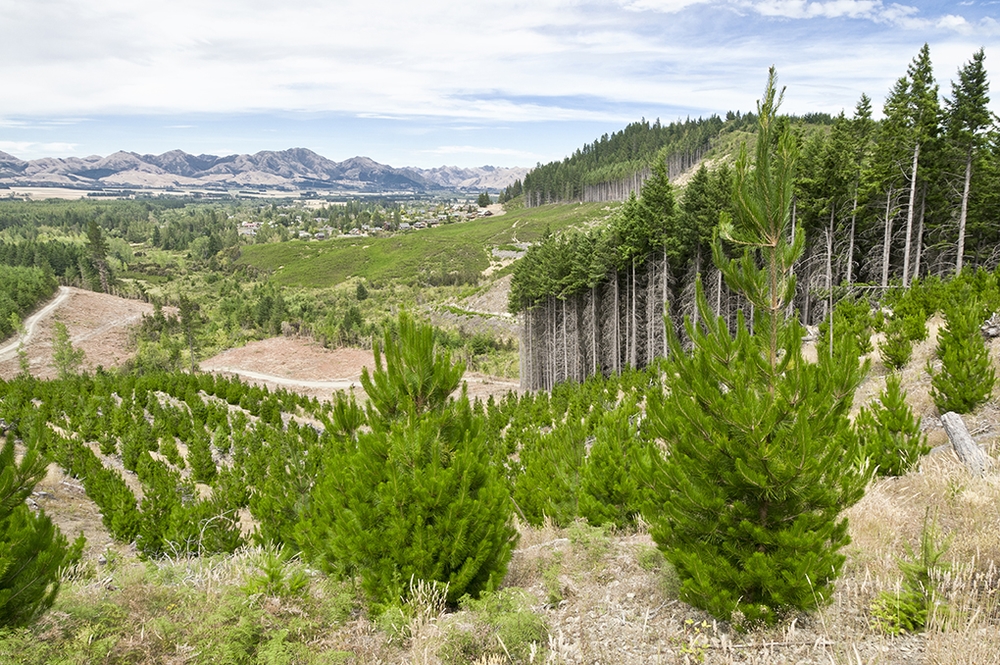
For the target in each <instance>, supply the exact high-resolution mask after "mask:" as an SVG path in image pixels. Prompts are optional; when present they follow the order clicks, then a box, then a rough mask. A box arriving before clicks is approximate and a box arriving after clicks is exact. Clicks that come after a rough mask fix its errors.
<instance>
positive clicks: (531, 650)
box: [438, 589, 548, 665]
mask: <svg viewBox="0 0 1000 665" xmlns="http://www.w3.org/2000/svg"><path fill="white" fill-rule="evenodd" d="M461 605H462V609H463V610H465V611H466V612H468V613H469V614H470V615H471V616H472V625H471V626H469V629H468V630H461V629H459V628H450V629H448V631H447V632H446V633H445V640H444V644H443V645H442V647H441V649H440V650H439V652H438V656H439V658H440V659H441V662H442V663H445V664H447V665H451V664H452V663H454V664H455V665H458V664H459V663H475V662H493V661H491V660H487V659H488V658H490V657H491V656H492V657H493V658H496V659H501V658H502V662H512V663H530V662H542V661H544V660H545V658H544V645H545V641H546V638H547V636H548V627H547V626H546V624H545V619H544V618H543V617H541V616H539V615H538V614H536V613H535V612H533V611H532V610H531V608H530V604H529V603H528V599H527V598H526V597H525V594H524V593H523V592H522V591H521V590H520V589H503V590H500V591H497V592H494V593H489V594H484V595H483V597H482V598H480V599H479V600H474V599H472V598H463V599H462V601H461Z"/></svg>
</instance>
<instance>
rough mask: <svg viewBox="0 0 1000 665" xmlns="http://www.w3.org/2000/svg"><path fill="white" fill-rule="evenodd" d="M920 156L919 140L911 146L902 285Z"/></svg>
mask: <svg viewBox="0 0 1000 665" xmlns="http://www.w3.org/2000/svg"><path fill="white" fill-rule="evenodd" d="M919 158H920V142H919V141H917V144H916V145H915V146H914V147H913V167H912V169H911V170H912V173H911V175H910V202H909V203H908V204H907V207H906V244H905V245H903V286H904V287H907V286H909V285H910V241H911V240H912V239H913V209H914V208H915V207H916V201H917V164H918V162H919Z"/></svg>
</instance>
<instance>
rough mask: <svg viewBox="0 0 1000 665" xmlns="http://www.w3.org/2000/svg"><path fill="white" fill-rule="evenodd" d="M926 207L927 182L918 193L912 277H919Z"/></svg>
mask: <svg viewBox="0 0 1000 665" xmlns="http://www.w3.org/2000/svg"><path fill="white" fill-rule="evenodd" d="M926 209H927V183H926V182H925V183H924V191H923V193H922V194H921V195H920V220H919V221H918V222H917V255H916V256H915V257H913V279H918V278H919V277H920V256H921V255H922V254H923V250H924V211H925V210H926Z"/></svg>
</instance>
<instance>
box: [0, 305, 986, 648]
mask: <svg viewBox="0 0 1000 665" xmlns="http://www.w3.org/2000/svg"><path fill="white" fill-rule="evenodd" d="M939 329H940V319H934V320H932V321H931V322H930V325H929V331H930V335H929V337H928V339H927V340H925V341H924V342H921V343H920V344H918V345H917V347H916V348H915V350H914V357H913V358H912V360H911V362H910V363H909V365H908V366H907V368H906V369H905V370H904V380H905V384H904V387H905V388H906V389H907V391H908V393H909V400H908V401H909V402H910V403H911V405H912V406H913V408H914V409H915V410H916V411H917V412H918V413H920V414H922V415H923V416H924V430H925V432H926V433H927V434H928V435H929V437H930V439H931V443H932V444H935V445H940V444H945V443H946V439H945V437H944V435H943V433H942V432H941V429H940V426H939V425H938V423H937V419H936V417H935V413H934V407H933V404H931V403H930V400H929V398H928V395H927V389H926V383H927V382H926V378H925V377H926V375H925V373H924V369H923V368H924V367H925V365H926V362H927V360H928V358H929V357H930V354H931V351H932V349H933V347H934V344H935V342H936V340H935V335H936V334H937V331H938V330H939ZM876 341H877V340H876ZM998 352H1000V348H998V347H997V344H996V343H994V344H993V346H992V347H991V357H992V359H993V363H994V365H996V364H997V359H998ZM309 358H311V356H304V357H303V358H300V359H294V358H289V359H288V360H289V362H291V363H293V364H295V363H297V365H296V367H297V369H296V368H291V366H289V367H290V371H292V372H311V371H314V370H310V369H309V368H308V367H307V366H306V365H303V364H302V362H303V361H307V362H308V359H309ZM873 358H874V359H875V360H876V365H875V367H874V369H873V371H872V373H871V374H870V375H869V378H868V380H867V381H866V383H865V384H864V385H863V386H862V388H861V390H860V391H859V401H866V400H869V399H871V398H872V397H874V396H875V395H877V393H878V392H879V390H881V387H882V385H883V384H884V377H885V374H886V372H885V369H884V368H883V367H882V366H881V364H880V363H878V361H877V355H873ZM614 389H615V391H617V390H618V387H617V384H615V387H614ZM625 389H626V390H628V388H625ZM560 395H562V397H555V396H554V398H555V399H558V400H561V399H562V398H563V397H565V395H566V391H565V390H562V391H560ZM160 399H162V400H164V401H165V402H167V403H170V402H171V401H174V402H175V403H177V404H182V403H183V400H180V399H178V398H173V397H171V396H170V395H167V394H162V395H161V397H160ZM206 400H208V398H207V397H206ZM209 403H211V402H209ZM559 403H561V402H559ZM540 406H541V404H537V405H536V407H535V408H539V407H540ZM553 408H555V405H553ZM231 411H232V413H233V415H234V416H235V414H237V413H239V412H241V411H242V407H238V406H236V405H233V406H232V407H231ZM966 421H967V422H968V424H969V426H970V429H972V430H973V431H974V432H975V433H976V439H977V442H979V443H980V444H981V445H982V446H983V447H984V448H985V450H986V451H987V453H988V454H990V455H991V456H993V458H994V459H996V457H997V455H998V454H1000V447H998V434H1000V413H998V412H997V408H996V404H995V401H991V402H990V403H989V404H987V405H986V406H984V407H983V408H982V409H980V410H978V411H977V412H976V413H974V414H972V415H970V416H967V417H966ZM92 449H93V450H94V451H95V452H96V451H97V450H98V446H97V443H96V442H94V443H93V444H92ZM181 449H182V452H184V453H185V454H186V453H187V451H188V447H187V446H186V445H185V446H183V447H182V448H181ZM101 459H103V460H104V462H105V463H106V464H108V465H110V466H111V467H112V468H115V469H116V473H119V474H122V475H123V477H125V478H126V479H127V480H128V481H129V484H130V485H134V487H135V488H136V489H135V491H141V488H142V485H141V484H140V483H139V482H138V480H136V479H135V476H134V474H132V473H131V472H128V471H125V470H123V469H122V468H121V466H120V461H118V459H117V456H102V458H101ZM221 459H223V460H225V459H226V458H225V456H223V457H222V458H221ZM185 473H188V472H187V471H185ZM199 487H200V488H202V491H207V486H204V485H199ZM32 501H33V502H34V503H35V504H36V505H38V506H40V507H42V508H44V509H45V510H46V512H47V513H48V514H50V515H52V516H53V517H54V519H55V521H56V523H57V524H58V525H59V526H60V527H61V528H62V529H64V531H66V532H68V533H70V534H76V533H78V532H80V531H83V532H84V533H85V534H86V535H87V537H88V539H89V546H88V549H87V553H86V555H85V559H84V562H83V564H82V565H80V566H79V567H78V568H77V569H75V570H74V571H73V572H72V573H71V574H70V575H69V576H68V577H67V580H66V582H65V583H64V586H63V589H62V591H61V594H60V596H59V599H58V600H57V604H56V605H55V607H54V608H53V611H51V612H49V613H48V614H46V615H45V616H44V617H43V618H42V620H41V622H40V623H39V624H37V626H35V627H34V628H32V629H19V630H13V631H6V632H4V633H3V634H2V635H0V658H5V659H9V660H10V661H11V662H19V663H26V664H29V665H35V664H38V665H41V663H47V662H54V661H57V660H60V659H64V658H67V657H69V656H70V655H71V654H72V655H73V657H78V658H79V660H80V662H86V661H91V662H113V661H115V660H120V661H126V662H143V663H146V662H149V663H153V662H156V663H160V662H163V663H166V662H207V661H203V660H202V657H203V656H213V657H215V658H224V656H225V654H227V653H243V654H251V655H253V656H254V657H255V658H257V659H259V660H257V661H249V662H267V661H266V660H264V659H265V658H271V659H272V661H273V662H288V663H292V662H303V663H310V664H312V663H317V664H318V663H325V662H343V663H359V664H360V663H369V662H376V661H377V662H385V663H413V662H418V663H425V664H428V665H431V664H438V663H440V664H442V665H453V664H454V665H457V664H458V663H466V662H478V663H487V662H489V663H494V662H496V663H500V662H517V663H529V662H547V663H591V662H611V661H613V662H621V663H625V664H626V665H631V664H633V663H635V664H640V663H649V662H676V663H688V662H701V663H719V664H730V663H733V664H735V663H759V664H761V665H763V664H765V663H766V664H771V663H810V662H812V663H827V662H852V663H881V664H884V665H903V664H909V663H942V664H944V663H967V664H969V665H972V664H975V665H989V664H991V663H997V662H1000V659H998V654H1000V642H998V637H997V636H998V634H1000V632H998V631H997V630H996V625H997V621H1000V606H998V604H997V598H996V594H995V593H994V592H993V591H992V590H993V589H995V585H996V581H997V579H998V577H997V575H998V573H997V570H996V566H995V562H996V561H997V560H998V558H1000V550H998V544H997V541H996V538H995V530H996V528H997V522H996V520H997V514H996V506H997V505H1000V494H998V484H997V476H996V472H995V471H993V472H992V473H990V474H989V475H987V476H986V477H984V478H977V477H974V476H971V475H970V474H969V473H968V471H967V470H966V469H965V468H964V467H963V466H962V465H961V464H960V463H959V462H958V460H957V459H956V458H955V456H954V454H953V453H952V452H951V450H950V448H949V447H947V446H942V447H940V448H938V449H936V450H935V451H934V452H933V453H931V454H930V455H929V456H927V457H926V458H924V460H923V461H922V463H921V464H920V465H919V466H918V467H917V468H915V469H913V470H912V471H910V472H909V473H908V474H906V475H905V476H902V477H900V478H887V479H881V480H875V481H873V482H872V483H871V485H870V486H869V488H868V491H867V493H866V496H865V498H864V499H862V500H861V502H859V503H858V504H857V505H855V506H854V507H853V508H851V509H850V510H849V511H848V514H847V516H848V518H849V520H850V535H851V538H852V544H851V545H850V546H849V547H848V548H847V550H846V554H847V563H846V565H845V568H844V574H843V575H842V577H841V579H840V580H838V582H837V584H836V589H835V592H834V595H833V598H832V599H831V602H830V603H829V604H828V605H826V606H825V607H823V608H822V609H821V610H820V611H818V612H817V613H815V614H809V615H806V614H797V615H795V616H790V617H788V618H787V619H786V620H785V621H783V622H782V623H780V624H779V625H778V626H777V627H775V628H773V629H757V630H751V631H750V632H748V633H740V632H737V631H736V630H735V629H734V628H733V627H732V626H730V625H728V624H726V623H723V622H717V621H715V620H713V619H712V618H711V617H709V616H708V615H706V614H704V613H701V612H699V611H697V610H695V609H693V608H691V607H690V606H689V605H687V604H685V603H683V602H681V601H680V600H678V597H677V593H678V591H677V578H676V576H675V574H674V573H673V571H672V569H671V567H670V566H669V565H668V564H666V563H665V562H664V560H663V558H662V556H661V555H660V554H659V552H658V550H657V549H656V547H655V544H654V541H653V540H652V538H651V537H650V535H649V533H648V531H647V529H646V527H645V526H644V525H643V524H642V523H640V524H639V525H638V526H637V527H634V528H631V529H625V530H614V529H609V528H598V527H593V526H590V525H588V524H587V523H586V522H584V521H576V522H572V523H570V524H568V525H562V526H557V525H555V524H553V523H552V522H551V521H549V522H548V523H546V524H544V525H542V526H529V525H527V524H525V523H519V524H518V531H519V534H520V539H519V542H518V545H517V548H516V550H515V552H514V555H513V558H512V561H511V565H510V568H509V570H508V573H507V576H506V578H505V580H504V584H503V586H502V589H501V590H500V591H499V592H498V593H496V594H493V595H488V596H486V600H484V601H483V602H469V603H466V604H463V605H462V606H461V607H460V608H457V609H456V608H450V609H449V608H446V607H445V606H444V605H443V604H441V603H440V601H437V600H435V599H434V596H433V595H428V594H424V595H416V596H415V597H414V598H413V599H412V600H410V601H408V603H407V604H405V605H403V606H401V608H400V611H399V613H398V614H392V615H389V616H383V617H381V618H380V617H377V616H376V615H374V614H373V613H370V612H368V611H367V610H366V609H365V604H364V601H363V599H361V598H360V597H359V595H358V593H357V591H356V590H354V589H352V587H351V585H350V584H349V583H342V582H338V581H337V580H335V579H334V578H332V577H328V576H326V575H321V574H318V573H317V572H316V571H315V570H313V569H311V568H310V567H308V566H307V565H306V564H304V563H302V562H301V561H298V560H296V559H291V560H288V561H284V562H281V563H279V564H276V562H275V559H274V550H273V549H272V548H269V547H247V548H245V549H240V550H238V551H236V552H235V553H233V554H229V555H215V556H211V557H209V556H202V557H198V556H190V555H189V556H168V557H164V558H154V559H152V560H151V561H147V562H141V561H139V560H138V559H137V558H136V556H135V551H134V548H133V547H130V546H129V545H127V544H122V543H118V542H115V540H114V539H113V538H112V537H111V535H110V534H109V532H108V531H107V529H106V528H105V527H104V526H103V525H102V524H101V512H100V509H99V507H98V506H97V505H96V504H95V503H94V501H93V500H91V499H90V498H89V497H88V495H87V492H86V491H85V489H84V487H83V484H82V481H81V480H80V479H78V478H73V477H71V476H69V475H67V474H66V473H65V472H64V471H63V470H62V469H60V468H59V467H58V466H57V465H55V464H53V465H52V466H51V467H50V469H49V475H48V476H47V478H46V479H45V480H44V481H43V482H42V483H41V484H40V485H39V486H38V487H37V488H36V492H35V495H34V497H33V498H32ZM929 512H930V514H933V515H934V516H935V520H936V523H937V524H939V525H940V528H941V530H942V534H941V536H940V540H939V541H938V542H944V541H946V542H947V543H948V546H947V551H946V554H945V558H946V561H947V562H948V563H949V564H950V565H952V566H953V568H952V571H951V572H950V573H948V574H947V575H942V576H941V577H938V578H935V579H938V580H939V581H938V582H937V584H938V588H939V590H940V594H941V596H940V601H941V603H942V605H947V607H948V608H949V610H948V612H947V613H944V612H940V613H938V614H937V615H936V616H935V617H934V618H932V624H931V627H930V628H929V629H928V630H926V631H921V632H919V633H914V634H898V635H894V634H887V633H886V632H884V629H883V628H881V627H880V626H882V625H884V624H883V623H881V622H882V621H883V620H884V617H882V618H880V616H879V615H878V613H877V612H876V611H875V609H874V607H875V600H876V598H877V597H878V594H879V593H881V592H889V593H893V592H894V590H897V591H898V589H899V584H900V573H899V561H900V560H901V559H905V558H906V557H907V555H906V547H913V546H915V545H917V544H918V543H919V540H920V537H921V525H922V524H924V520H925V519H926V516H927V514H928V513H929ZM267 580H270V582H267ZM296 580H298V581H296ZM209 627H210V629H209ZM275 654H277V655H275ZM507 654H510V656H509V657H508V656H507ZM532 654H534V655H532ZM488 655H492V656H491V657H492V660H486V659H485V658H486V656H488ZM275 659H276V660H275Z"/></svg>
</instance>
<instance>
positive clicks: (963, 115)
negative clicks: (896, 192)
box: [947, 49, 993, 274]
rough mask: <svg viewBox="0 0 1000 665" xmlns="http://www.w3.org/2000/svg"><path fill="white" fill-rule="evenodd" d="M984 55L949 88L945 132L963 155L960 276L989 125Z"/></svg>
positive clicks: (974, 58)
mask: <svg viewBox="0 0 1000 665" xmlns="http://www.w3.org/2000/svg"><path fill="white" fill-rule="evenodd" d="M985 57H986V54H985V52H984V51H983V49H979V50H978V51H976V53H975V54H974V55H973V56H972V60H971V61H969V62H968V63H966V65H965V66H964V67H963V68H962V69H960V70H959V72H958V79H959V80H958V83H955V82H952V84H951V99H949V100H948V103H947V125H948V128H947V131H948V138H949V140H950V142H951V144H952V146H953V147H954V148H955V149H957V150H958V151H959V152H960V153H962V157H963V158H964V161H965V179H964V185H963V188H962V206H961V211H960V213H959V218H958V256H957V257H956V260H955V274H961V272H962V261H963V258H964V256H965V226H966V219H967V218H968V210H969V190H970V187H971V183H972V165H973V161H974V158H975V157H976V153H977V151H978V150H979V149H980V148H981V147H982V144H983V132H984V130H986V129H987V128H988V127H989V126H990V125H991V124H992V120H993V118H992V114H991V113H990V110H989V103H990V97H989V89H990V85H989V81H987V80H986V69H985V67H984V66H983V60H984V59H985Z"/></svg>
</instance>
